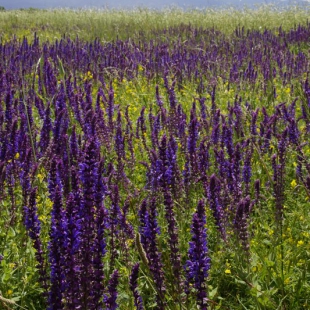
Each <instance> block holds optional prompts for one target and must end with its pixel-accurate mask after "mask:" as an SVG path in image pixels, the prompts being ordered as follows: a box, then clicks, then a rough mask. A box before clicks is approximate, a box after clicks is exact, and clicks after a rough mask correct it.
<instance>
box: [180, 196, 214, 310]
mask: <svg viewBox="0 0 310 310" xmlns="http://www.w3.org/2000/svg"><path fill="white" fill-rule="evenodd" d="M205 225H206V215H205V209H204V202H203V200H200V201H199V203H198V205H197V209H196V212H195V213H194V215H193V220H192V226H191V233H192V241H190V242H189V250H188V260H187V261H186V264H185V271H186V274H187V281H186V285H187V290H186V293H187V294H189V292H190V291H189V285H190V283H191V284H193V287H194V288H195V290H196V292H195V295H196V300H197V305H198V306H200V309H202V310H207V306H208V304H207V293H206V289H207V283H206V280H207V278H208V271H209V269H210V258H209V257H208V247H207V229H206V228H205Z"/></svg>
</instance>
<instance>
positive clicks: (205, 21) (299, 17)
mask: <svg viewBox="0 0 310 310" xmlns="http://www.w3.org/2000/svg"><path fill="white" fill-rule="evenodd" d="M308 19H309V7H303V8H301V7H290V8H289V9H279V8H277V7H275V6H271V5H270V6H263V7H260V8H258V9H254V10H253V9H244V10H236V9H233V8H231V9H222V10H212V9H206V10H188V11H184V10H181V9H177V8H175V9H167V10H163V11H156V10H148V9H136V10H132V11H127V10H124V11H121V10H95V9H92V10H91V9H90V10H75V11H73V10H66V9H63V10H59V9H58V10H36V9H28V10H12V11H0V29H1V32H0V36H1V37H2V40H8V39H10V38H12V36H14V35H16V36H17V37H19V38H22V37H23V36H26V37H27V38H28V39H32V38H33V34H34V33H37V35H38V36H39V37H40V38H41V39H42V40H43V41H45V40H47V39H48V40H50V41H53V40H55V39H60V38H61V37H62V36H63V35H66V36H70V37H71V38H75V37H76V36H78V37H79V38H80V39H83V40H88V41H90V40H94V39H95V38H99V39H100V40H102V41H103V42H106V41H111V40H116V39H117V38H119V39H121V40H126V39H129V38H131V39H135V38H137V37H139V33H140V32H141V31H142V32H143V33H144V34H145V36H146V38H148V39H151V38H154V34H153V32H154V31H158V30H161V29H165V28H170V27H176V26H179V25H181V24H184V25H189V24H190V25H192V26H193V27H203V28H209V29H211V28H214V29H216V30H220V31H222V32H224V33H226V34H230V33H231V32H233V31H234V30H235V29H236V28H237V27H244V28H245V29H246V30H247V29H264V28H267V29H275V28H278V27H280V26H281V27H282V28H283V29H284V30H287V29H290V28H292V27H294V26H295V25H297V24H299V23H301V24H305V23H306V22H307V21H308Z"/></svg>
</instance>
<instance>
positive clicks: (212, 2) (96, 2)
mask: <svg viewBox="0 0 310 310" xmlns="http://www.w3.org/2000/svg"><path fill="white" fill-rule="evenodd" d="M302 1H303V0H276V1H274V0H173V1H169V0H149V1H146V0H46V1H44V0H0V6H4V7H5V8H6V9H18V8H29V7H33V8H55V7H68V8H86V7H92V8H93V7H99V8H105V7H108V8H123V9H128V8H129V9H130V8H135V7H139V6H142V7H149V8H155V9H162V8H165V7H170V6H173V5H176V6H178V7H181V8H201V9H202V8H206V7H214V6H235V7H240V6H242V5H246V6H252V5H255V4H259V3H261V4H266V3H271V2H277V3H284V4H289V3H301V2H302ZM308 1H310V0H308Z"/></svg>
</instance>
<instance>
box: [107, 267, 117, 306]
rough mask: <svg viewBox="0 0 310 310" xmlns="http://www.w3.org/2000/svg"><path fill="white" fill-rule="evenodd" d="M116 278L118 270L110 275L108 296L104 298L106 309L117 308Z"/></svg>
mask: <svg viewBox="0 0 310 310" xmlns="http://www.w3.org/2000/svg"><path fill="white" fill-rule="evenodd" d="M118 278H119V274H118V271H117V270H115V271H114V272H113V273H112V275H111V279H110V281H109V287H108V290H109V297H106V298H105V305H106V310H115V309H117V308H118V304H117V303H116V299H117V289H116V287H117V285H118Z"/></svg>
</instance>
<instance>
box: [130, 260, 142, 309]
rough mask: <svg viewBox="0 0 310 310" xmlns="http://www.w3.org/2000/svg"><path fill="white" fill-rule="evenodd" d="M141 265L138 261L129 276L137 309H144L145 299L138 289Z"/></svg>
mask: <svg viewBox="0 0 310 310" xmlns="http://www.w3.org/2000/svg"><path fill="white" fill-rule="evenodd" d="M139 267H140V264H139V263H136V264H135V265H134V266H133V267H132V270H131V274H130V277H129V287H130V289H131V291H132V293H133V297H134V300H135V307H136V309H137V310H144V307H143V301H142V298H141V296H140V294H139V291H138V276H139Z"/></svg>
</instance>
